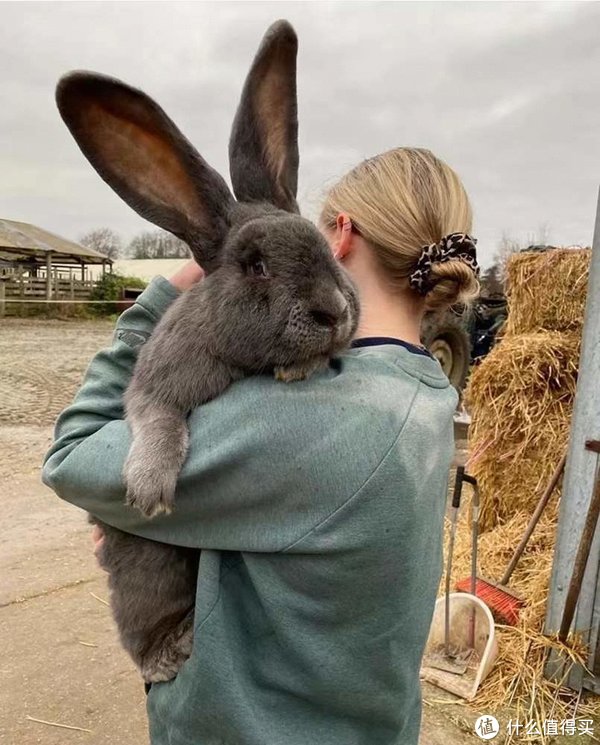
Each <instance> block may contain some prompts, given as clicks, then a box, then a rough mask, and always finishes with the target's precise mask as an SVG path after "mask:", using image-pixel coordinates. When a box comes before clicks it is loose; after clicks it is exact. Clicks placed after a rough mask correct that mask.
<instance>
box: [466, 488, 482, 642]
mask: <svg viewBox="0 0 600 745" xmlns="http://www.w3.org/2000/svg"><path fill="white" fill-rule="evenodd" d="M463 479H464V480H465V481H466V482H467V484H470V485H471V486H472V488H473V499H472V502H471V537H472V545H471V595H477V539H478V537H479V486H478V484H477V479H476V478H475V477H474V476H469V474H468V473H465V474H463ZM475 618H476V611H475V606H473V609H472V610H471V618H470V621H469V646H470V647H471V649H475Z"/></svg>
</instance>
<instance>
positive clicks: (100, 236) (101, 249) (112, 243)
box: [79, 228, 123, 260]
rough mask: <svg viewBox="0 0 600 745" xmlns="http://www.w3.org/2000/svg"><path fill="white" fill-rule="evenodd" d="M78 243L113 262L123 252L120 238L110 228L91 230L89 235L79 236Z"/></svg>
mask: <svg viewBox="0 0 600 745" xmlns="http://www.w3.org/2000/svg"><path fill="white" fill-rule="evenodd" d="M79 243H81V245H82V246H85V247H86V248H91V249H93V250H94V251H98V253H101V254H104V256H108V258H109V259H113V260H114V259H118V258H119V256H120V255H121V252H122V250H123V244H122V242H121V238H120V236H119V235H117V233H115V231H114V230H111V229H110V228H97V229H96V230H91V231H90V232H89V233H86V234H85V235H82V236H81V238H80V239H79Z"/></svg>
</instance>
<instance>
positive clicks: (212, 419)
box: [42, 278, 397, 551]
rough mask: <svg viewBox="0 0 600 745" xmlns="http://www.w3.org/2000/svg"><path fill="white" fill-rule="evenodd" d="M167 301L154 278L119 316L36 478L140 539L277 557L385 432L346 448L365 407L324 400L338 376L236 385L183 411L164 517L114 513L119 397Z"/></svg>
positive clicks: (354, 481) (340, 496) (357, 474)
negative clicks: (183, 442) (171, 505)
mask: <svg viewBox="0 0 600 745" xmlns="http://www.w3.org/2000/svg"><path fill="white" fill-rule="evenodd" d="M177 295H178V293H177V291H176V290H175V288H173V287H172V286H171V285H170V284H169V283H168V282H167V281H166V280H165V279H162V278H158V279H156V280H154V281H153V282H152V283H151V284H150V285H149V286H148V288H146V290H145V291H144V292H143V293H142V294H141V295H140V297H139V298H138V300H137V301H136V303H135V304H134V306H132V307H131V308H130V309H128V310H127V311H125V312H124V313H123V314H122V316H121V317H120V318H119V321H118V323H117V327H116V330H115V335H114V340H113V345H112V346H111V347H110V348H109V349H105V350H103V351H101V352H99V353H98V354H97V355H96V356H95V357H94V359H93V360H92V362H91V363H90V366H89V368H88V370H87V373H86V375H85V378H84V381H83V384H82V386H81V388H80V390H79V392H78V393H77V395H76V397H75V400H74V401H73V403H72V404H71V405H70V406H69V407H67V408H66V409H65V410H64V411H63V412H62V414H61V415H60V416H59V418H58V420H57V424H56V429H55V442H54V444H53V445H52V446H51V448H50V450H49V451H48V453H47V455H46V457H45V460H44V466H43V471H42V480H43V482H44V483H45V484H46V485H48V486H49V487H50V488H51V489H53V490H54V492H55V493H56V494H57V495H58V496H59V497H60V498H62V499H64V500H66V501H68V502H70V503H72V504H74V505H76V506H78V507H80V508H81V509H84V510H86V511H87V512H89V513H91V514H93V515H95V516H96V517H97V518H99V519H100V520H102V521H103V522H105V523H107V524H109V525H113V526H114V527H117V528H120V529H121V530H124V531H126V532H129V533H134V534H136V535H140V536H142V537H145V538H150V539H153V540H157V541H163V542H165V543H171V544H175V545H181V546H191V547H196V548H206V549H218V550H235V551H240V550H245V551H279V550H284V549H285V548H287V547H289V546H291V545H293V544H294V543H295V542H296V541H298V540H299V539H300V538H302V537H303V536H304V535H305V534H307V533H308V532H310V531H311V530H312V529H313V528H314V527H315V526H317V525H318V524H319V523H320V522H321V521H323V520H325V519H326V518H327V517H328V516H329V515H330V514H333V513H334V512H335V510H336V509H338V508H339V507H340V506H341V505H342V504H344V503H345V502H346V501H348V500H349V499H351V498H352V496H354V495H355V494H356V493H357V492H358V491H359V490H360V488H361V486H362V485H363V484H364V482H365V481H366V480H367V479H368V477H369V476H370V475H371V474H372V473H373V471H374V470H375V469H376V468H377V467H378V465H379V464H380V463H381V461H382V458H383V457H384V455H385V452H386V450H387V449H388V448H389V447H391V445H392V442H393V440H394V437H395V435H394V433H390V431H389V429H388V428H384V430H383V431H380V430H381V426H380V424H379V423H377V424H375V425H374V426H375V430H374V431H375V432H379V433H380V435H381V436H377V437H372V438H370V440H369V442H368V443H367V444H361V446H360V448H357V447H356V432H357V428H359V429H360V428H361V427H364V426H365V425H366V426H368V421H367V420H368V419H369V416H370V415H369V411H370V408H369V407H368V406H367V407H366V408H362V407H361V406H360V405H358V406H355V407H353V408H352V410H351V411H349V407H348V406H347V401H345V400H344V399H342V400H341V401H340V400H339V397H338V396H336V391H340V390H343V386H344V382H343V380H340V378H343V376H341V375H336V374H335V373H334V372H333V371H329V373H327V372H325V373H324V374H323V378H322V379H321V380H320V381H319V380H317V381H316V382H315V381H314V379H313V378H311V379H310V380H307V381H301V382H297V383H292V384H286V383H281V382H278V381H274V380H273V378H272V377H271V376H267V375H264V376H253V377H251V378H246V379H243V380H241V381H238V382H236V383H234V384H233V385H232V386H230V387H229V388H228V389H227V391H225V392H224V393H223V394H222V395H221V396H219V397H218V398H216V399H214V400H212V401H209V402H208V403H206V404H204V405H202V406H200V407H198V408H197V409H195V410H194V411H193V412H192V413H191V415H190V416H189V418H188V427H189V430H190V443H189V449H188V455H187V459H186V462H185V463H184V466H183V468H182V471H181V473H180V477H179V480H178V486H177V491H176V495H175V509H174V510H173V512H172V513H171V514H170V515H161V516H157V517H154V518H152V519H147V518H145V517H144V516H142V515H141V513H139V512H138V511H137V510H136V509H134V508H131V507H128V506H127V505H126V504H125V485H124V482H123V478H122V471H123V465H124V463H125V459H126V457H127V453H128V451H129V447H130V445H131V433H130V430H129V426H128V424H127V422H126V421H125V419H124V418H123V417H124V411H123V393H124V391H125V389H126V387H127V384H128V382H129V380H130V378H131V374H132V371H133V367H134V364H135V360H136V356H137V350H138V348H139V346H140V344H142V343H143V342H144V341H145V340H146V339H147V338H148V337H149V336H150V334H151V333H152V330H153V328H154V327H155V325H156V323H157V322H158V320H159V318H160V316H161V315H162V313H164V311H165V310H166V309H167V308H168V306H169V305H170V304H171V303H172V302H173V301H174V300H175V298H176V297H177ZM377 417H379V415H378V414H377ZM395 434H397V432H396V433H395ZM349 453H351V454H352V455H353V457H352V459H351V462H350V463H348V462H345V461H346V459H347V456H348V454H349ZM338 465H339V467H338Z"/></svg>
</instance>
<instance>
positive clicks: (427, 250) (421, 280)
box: [408, 233, 479, 295]
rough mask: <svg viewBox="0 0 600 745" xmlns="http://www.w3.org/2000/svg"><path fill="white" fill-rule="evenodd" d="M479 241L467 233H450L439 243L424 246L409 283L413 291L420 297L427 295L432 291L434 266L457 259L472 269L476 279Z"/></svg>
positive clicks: (477, 274)
mask: <svg viewBox="0 0 600 745" xmlns="http://www.w3.org/2000/svg"><path fill="white" fill-rule="evenodd" d="M476 246H477V239H476V238H472V237H471V236H470V235H467V234H466V233H450V234H449V235H446V236H444V237H443V238H442V239H441V240H440V242H439V243H431V244H430V245H428V246H423V248H422V249H421V255H420V256H419V259H418V261H417V266H416V268H415V270H414V271H413V272H412V273H411V274H410V276H409V278H408V282H409V284H410V286H411V287H412V288H413V290H416V291H417V292H418V293H419V294H420V295H427V293H428V292H429V291H430V290H431V288H432V286H433V284H432V281H431V280H432V271H431V269H432V266H433V265H435V264H443V263H444V262H447V261H451V260H452V259H457V260H458V261H462V262H463V263H465V264H467V265H468V266H469V267H471V270H472V271H473V272H474V274H475V277H478V276H479V266H478V264H477V248H476Z"/></svg>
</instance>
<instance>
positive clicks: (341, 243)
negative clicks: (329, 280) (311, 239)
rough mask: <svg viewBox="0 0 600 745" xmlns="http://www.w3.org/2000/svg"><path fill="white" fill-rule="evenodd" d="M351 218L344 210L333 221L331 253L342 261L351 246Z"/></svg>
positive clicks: (352, 232)
mask: <svg viewBox="0 0 600 745" xmlns="http://www.w3.org/2000/svg"><path fill="white" fill-rule="evenodd" d="M355 235H356V233H355V232H354V231H353V229H352V220H351V219H350V217H349V216H348V215H347V214H346V213H345V212H340V213H339V215H338V216H337V218H336V221H335V236H334V239H333V255H334V257H335V258H336V259H337V261H343V260H344V259H345V258H347V257H348V256H349V255H350V252H351V251H352V248H353V243H354V236H355Z"/></svg>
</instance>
